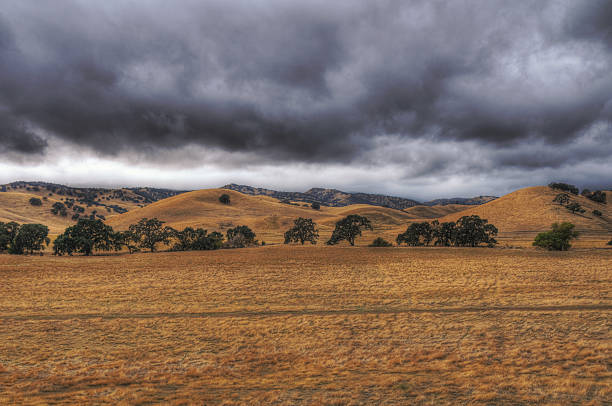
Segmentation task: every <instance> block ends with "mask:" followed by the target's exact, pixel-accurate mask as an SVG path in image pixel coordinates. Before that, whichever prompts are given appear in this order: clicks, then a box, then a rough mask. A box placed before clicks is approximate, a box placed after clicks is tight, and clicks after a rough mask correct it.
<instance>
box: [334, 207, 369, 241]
mask: <svg viewBox="0 0 612 406" xmlns="http://www.w3.org/2000/svg"><path fill="white" fill-rule="evenodd" d="M362 228H364V229H366V230H373V228H372V223H370V220H368V219H367V218H366V217H363V216H360V215H358V214H351V215H349V216H347V217H345V218H343V219H342V220H340V221H338V222H337V223H336V228H335V229H334V232H333V233H332V235H331V238H330V239H329V241H327V245H335V244H338V243H339V242H340V241H342V240H346V241H348V243H349V244H351V245H355V238H357V237H358V236H360V235H361V229H362Z"/></svg>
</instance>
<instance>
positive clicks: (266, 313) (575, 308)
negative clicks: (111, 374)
mask: <svg viewBox="0 0 612 406" xmlns="http://www.w3.org/2000/svg"><path fill="white" fill-rule="evenodd" d="M609 310H612V304H602V305H568V306H469V307H442V308H373V309H335V310H334V309H329V310H316V309H313V310H309V309H300V310H263V311H227V312H179V313H171V312H163V313H71V314H33V315H26V316H23V315H0V320H6V321H8V320H19V321H37V320H72V319H82V320H88V319H102V320H113V319H154V318H171V319H176V318H224V317H229V318H231V317H275V316H334V315H360V314H365V315H367V314H404V313H434V314H435V313H442V314H447V313H451V314H452V313H481V312H483V313H484V312H580V311H609Z"/></svg>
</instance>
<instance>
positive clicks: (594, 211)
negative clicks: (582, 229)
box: [593, 209, 603, 217]
mask: <svg viewBox="0 0 612 406" xmlns="http://www.w3.org/2000/svg"><path fill="white" fill-rule="evenodd" d="M593 215H595V216H597V217H601V216H603V213H602V212H600V211H599V210H597V209H595V210H593Z"/></svg>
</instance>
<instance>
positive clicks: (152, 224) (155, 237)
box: [129, 218, 174, 252]
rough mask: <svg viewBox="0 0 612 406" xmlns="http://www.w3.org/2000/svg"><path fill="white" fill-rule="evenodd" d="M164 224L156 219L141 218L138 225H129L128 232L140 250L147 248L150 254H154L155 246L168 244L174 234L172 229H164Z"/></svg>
mask: <svg viewBox="0 0 612 406" xmlns="http://www.w3.org/2000/svg"><path fill="white" fill-rule="evenodd" d="M164 223H165V222H164V221H161V220H158V219H157V218H152V219H148V218H143V219H140V221H139V222H138V223H136V224H131V225H130V227H129V231H130V233H132V235H133V237H134V238H135V239H136V242H137V244H138V246H139V247H140V248H148V249H149V250H151V252H155V246H156V245H157V244H160V243H162V244H165V245H168V244H170V237H171V236H172V235H173V234H174V230H173V229H172V227H167V226H166V227H164Z"/></svg>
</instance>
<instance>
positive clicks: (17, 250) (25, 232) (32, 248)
mask: <svg viewBox="0 0 612 406" xmlns="http://www.w3.org/2000/svg"><path fill="white" fill-rule="evenodd" d="M49 242H50V240H49V228H47V226H45V225H42V224H22V225H19V224H17V223H15V222H9V223H3V222H0V252H8V253H9V254H15V255H23V254H30V255H31V254H34V253H35V252H40V251H42V249H43V248H44V246H46V245H49Z"/></svg>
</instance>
